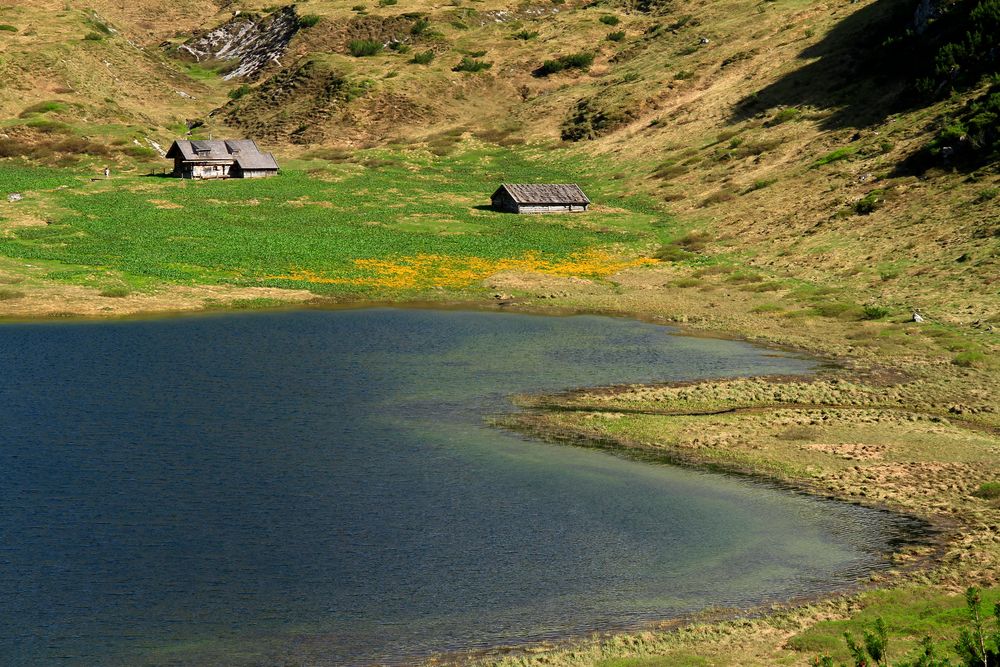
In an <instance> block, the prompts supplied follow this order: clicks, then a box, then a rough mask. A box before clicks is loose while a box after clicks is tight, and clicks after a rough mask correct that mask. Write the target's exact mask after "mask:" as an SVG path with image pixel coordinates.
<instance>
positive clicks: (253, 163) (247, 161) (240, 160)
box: [236, 152, 278, 170]
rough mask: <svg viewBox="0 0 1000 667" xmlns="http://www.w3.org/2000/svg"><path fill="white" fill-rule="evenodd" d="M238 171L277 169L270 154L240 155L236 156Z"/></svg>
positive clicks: (276, 163) (275, 162)
mask: <svg viewBox="0 0 1000 667" xmlns="http://www.w3.org/2000/svg"><path fill="white" fill-rule="evenodd" d="M236 164H238V165H239V166H240V169H243V170H247V169H277V168H278V162H277V161H276V160H275V159H274V156H273V155H271V154H270V153H242V152H241V153H240V154H239V155H237V156H236Z"/></svg>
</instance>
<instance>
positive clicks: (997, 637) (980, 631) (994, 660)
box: [955, 586, 1000, 667]
mask: <svg viewBox="0 0 1000 667" xmlns="http://www.w3.org/2000/svg"><path fill="white" fill-rule="evenodd" d="M965 604H966V607H967V608H968V611H969V625H968V627H965V628H962V632H961V634H960V635H959V637H958V643H956V644H955V651H956V652H957V653H958V655H959V656H960V657H961V659H962V661H963V664H964V665H965V666H966V667H1000V602H998V603H996V605H994V607H993V616H994V621H995V627H994V628H993V629H992V630H988V629H987V628H986V621H985V619H984V618H983V611H982V594H981V591H980V590H979V589H978V588H976V587H974V586H970V587H969V588H968V590H966V591H965Z"/></svg>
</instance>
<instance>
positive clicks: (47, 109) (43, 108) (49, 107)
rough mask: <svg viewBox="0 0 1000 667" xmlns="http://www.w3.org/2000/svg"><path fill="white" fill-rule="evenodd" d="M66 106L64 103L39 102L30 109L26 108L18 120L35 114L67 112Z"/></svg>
mask: <svg viewBox="0 0 1000 667" xmlns="http://www.w3.org/2000/svg"><path fill="white" fill-rule="evenodd" d="M65 110H66V105H65V104H64V103H63V102H58V101H55V100H53V101H49V102H38V103H37V104H32V105H31V106H29V107H25V108H24V111H22V112H21V113H19V114H18V116H17V117H18V118H27V117H29V116H31V115H33V114H43V113H52V112H54V111H65Z"/></svg>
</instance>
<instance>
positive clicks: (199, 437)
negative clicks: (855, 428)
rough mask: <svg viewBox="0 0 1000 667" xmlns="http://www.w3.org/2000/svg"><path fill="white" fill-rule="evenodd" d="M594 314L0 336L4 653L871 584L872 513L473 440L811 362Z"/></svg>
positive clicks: (425, 624)
mask: <svg viewBox="0 0 1000 667" xmlns="http://www.w3.org/2000/svg"><path fill="white" fill-rule="evenodd" d="M668 333H669V332H668V330H666V329H664V328H663V327H658V326H653V325H649V324H643V323H639V322H633V321H628V320H618V319H609V318H600V317H570V318H543V317H534V316H524V315H508V314H503V315H501V314H490V313H471V312H440V311H418V310H392V309H375V310H358V311H340V312H286V313H272V314H255V315H227V316H220V317H211V318H192V319H180V320H164V321H152V322H129V323H101V324H61V325H8V326H4V327H0V378H2V382H0V410H2V419H0V481H2V483H0V619H2V624H3V625H2V627H3V632H2V633H0V657H2V662H3V663H4V664H12V665H98V664H100V665H119V664H120V665H143V664H191V665H210V664H220V665H250V664H261V663H264V664H297V663H300V662H301V663H308V664H316V665H339V664H369V663H372V662H376V661H382V662H405V661H406V660H407V659H408V658H409V659H412V658H413V657H414V656H420V655H427V654H428V653H431V652H435V651H446V650H453V649H460V648H471V647H477V646H491V645H497V644H502V643H511V642H520V641H529V640H535V639H541V638H549V637H555V636H559V635H565V634H568V633H580V632H585V631H587V630H591V629H595V628H611V627H627V626H630V625H635V624H638V623H641V622H642V621H644V620H648V619H652V618H660V617H665V616H671V615H676V614H680V613H685V612H689V611H692V610H696V609H699V608H703V607H706V606H708V605H723V606H730V605H747V604H753V603H759V602H763V601H766V600H769V599H779V598H787V597H789V596H794V595H801V594H807V593H811V592H819V591H823V590H828V589H830V588H833V587H836V586H839V585H843V584H845V583H847V582H850V581H853V580H855V579H856V578H858V577H859V576H861V575H862V574H863V573H865V572H867V571H869V570H871V569H872V568H877V567H881V566H882V561H881V557H880V554H881V553H882V552H883V551H884V550H885V549H886V548H887V546H888V541H889V540H890V539H891V538H892V536H893V535H898V534H899V533H900V531H901V530H902V526H900V525H899V524H898V522H897V520H895V519H892V518H891V517H888V516H887V515H884V514H881V513H878V512H873V511H869V510H864V509H860V508H855V507H849V506H843V505H839V504H833V503H827V502H821V501H817V500H812V499H807V498H804V497H801V496H797V495H793V494H787V493H782V492H779V491H776V490H773V489H770V488H767V487H765V486H763V485H756V484H750V483H747V482H743V481H738V480H734V479H731V478H727V477H723V476H717V475H707V474H701V473H697V472H692V471H689V470H681V469H676V468H672V467H668V466H651V465H643V464H638V463H635V462H630V461H625V460H621V459H619V458H615V457H613V456H609V455H606V454H604V453H601V452H595V451H588V450H580V449H574V448H568V447H555V446H549V445H543V444H539V443H534V442H524V441H522V440H521V439H519V438H517V437H515V436H513V435H511V434H507V433H504V432H499V431H496V430H492V429H489V428H487V427H484V426H483V425H482V421H481V417H482V415H483V414H485V413H489V412H496V411H498V410H503V409H507V406H508V402H507V400H506V397H507V396H509V395H510V394H511V393H514V392H522V391H539V390H555V389H562V388H568V387H574V386H586V385H597V384H608V383H622V382H641V381H652V380H665V379H685V378H696V377H710V376H723V375H737V374H763V373H792V372H803V371H806V370H808V369H809V368H810V363H809V362H807V361H804V360H801V359H797V358H792V357H788V356H782V355H774V354H773V353H765V352H764V351H762V350H759V349H756V348H753V347H750V346H748V345H744V344H740V343H735V342H731V341H720V340H705V339H696V338H688V337H676V336H670V335H668Z"/></svg>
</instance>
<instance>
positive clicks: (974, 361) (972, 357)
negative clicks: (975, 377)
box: [951, 350, 986, 368]
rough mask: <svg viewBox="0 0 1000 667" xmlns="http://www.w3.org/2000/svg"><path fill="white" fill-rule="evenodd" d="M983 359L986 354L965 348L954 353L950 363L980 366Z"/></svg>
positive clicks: (969, 366) (966, 366)
mask: <svg viewBox="0 0 1000 667" xmlns="http://www.w3.org/2000/svg"><path fill="white" fill-rule="evenodd" d="M985 361H986V356H985V355H983V353H982V352H976V351H975V350H967V351H965V352H959V353H958V354H956V355H955V358H954V359H952V360H951V363H953V364H955V365H956V366H960V367H962V368H978V367H979V366H982V365H983V363H984V362H985Z"/></svg>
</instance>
